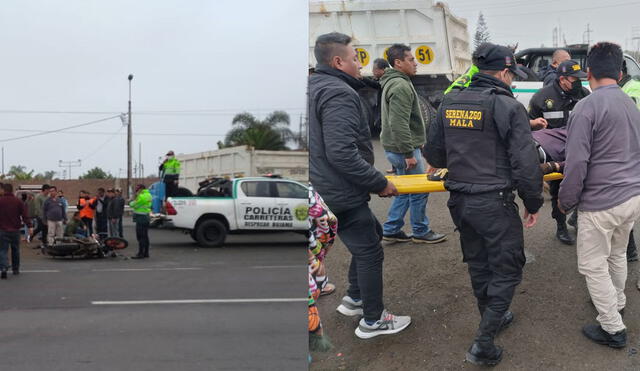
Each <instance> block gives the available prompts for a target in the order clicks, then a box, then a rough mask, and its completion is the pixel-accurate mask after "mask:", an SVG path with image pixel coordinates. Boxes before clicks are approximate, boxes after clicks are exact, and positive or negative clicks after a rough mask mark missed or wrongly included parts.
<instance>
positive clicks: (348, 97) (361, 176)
mask: <svg viewBox="0 0 640 371" xmlns="http://www.w3.org/2000/svg"><path fill="white" fill-rule="evenodd" d="M314 54H315V57H316V60H317V62H318V65H317V67H316V69H315V73H313V74H312V75H311V76H310V77H309V141H310V143H309V149H310V150H309V177H310V181H311V183H312V184H313V186H314V187H315V188H316V190H317V191H318V193H319V194H320V195H321V196H322V197H323V198H324V200H325V202H326V203H327V205H328V206H329V208H330V209H331V210H332V211H333V212H334V213H335V214H336V216H337V218H338V221H339V223H340V226H339V228H338V235H339V236H340V239H341V240H342V242H343V243H344V244H345V245H346V247H347V248H348V249H349V252H350V253H351V255H352V258H351V265H350V267H349V289H348V291H347V296H345V297H344V298H343V299H342V303H341V304H340V306H339V307H338V312H340V313H342V314H344V315H348V316H357V315H360V316H364V318H362V319H361V320H360V323H359V325H358V328H357V329H356V335H357V336H358V337H360V338H363V339H366V338H371V337H374V336H378V335H383V334H394V333H397V332H400V331H402V330H404V329H405V328H406V327H407V326H409V324H410V323H411V318H410V317H408V316H394V315H392V314H390V313H389V312H387V311H386V310H385V308H384V304H383V302H382V262H383V260H384V254H383V251H382V246H381V244H380V241H381V239H382V227H381V226H380V223H379V222H378V220H377V219H376V217H375V215H373V213H372V212H371V210H370V209H369V205H368V202H369V200H370V196H369V193H377V194H378V195H380V196H383V197H385V196H393V195H396V194H397V193H398V191H397V189H396V188H395V186H394V185H393V183H391V182H388V181H387V180H386V178H385V177H384V175H383V174H382V173H381V172H379V171H378V170H376V169H375V168H374V167H373V147H372V144H371V134H370V132H369V128H368V125H367V122H366V121H365V120H364V118H363V116H362V106H361V101H360V99H359V97H358V93H357V92H356V90H358V89H360V88H362V87H363V86H364V84H363V82H362V81H361V80H359V77H360V63H359V61H358V58H357V57H356V52H355V50H354V48H353V46H352V45H351V38H350V37H349V36H347V35H344V34H340V33H336V32H334V33H330V34H325V35H321V36H319V37H318V39H317V40H316V45H315V48H314Z"/></svg>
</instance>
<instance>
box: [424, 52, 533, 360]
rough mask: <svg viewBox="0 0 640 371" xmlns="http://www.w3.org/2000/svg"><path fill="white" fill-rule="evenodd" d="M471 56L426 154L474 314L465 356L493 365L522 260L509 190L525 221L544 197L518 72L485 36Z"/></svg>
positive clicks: (521, 239)
mask: <svg viewBox="0 0 640 371" xmlns="http://www.w3.org/2000/svg"><path fill="white" fill-rule="evenodd" d="M473 57H474V60H476V61H477V64H476V65H477V67H478V69H479V72H478V73H477V74H475V75H474V76H473V77H472V80H471V83H470V85H469V87H468V88H466V89H464V90H456V91H452V92H450V93H449V94H447V95H446V96H445V99H444V101H443V103H442V105H441V106H440V109H439V110H438V114H437V116H436V120H435V122H434V123H433V124H432V125H431V127H430V130H429V139H428V142H427V145H426V151H425V155H426V157H427V161H428V162H429V163H430V164H431V165H432V166H434V167H438V168H445V167H446V168H448V169H449V175H448V179H447V181H446V182H445V187H446V188H447V190H448V191H449V192H450V199H449V202H448V206H449V210H450V213H451V217H452V219H453V222H454V224H455V225H456V228H457V229H458V231H459V232H460V244H461V247H462V253H463V256H464V262H466V263H467V264H468V269H469V275H470V277H471V284H472V287H473V291H474V295H475V296H476V299H477V304H478V309H479V311H480V315H481V321H480V324H479V328H478V333H477V336H476V338H475V340H474V342H473V344H472V345H471V347H470V348H469V350H468V352H467V360H468V361H470V362H472V363H475V364H481V365H494V364H497V363H499V362H500V360H501V359H502V349H501V348H500V347H498V346H496V345H495V344H494V338H495V336H496V335H497V333H498V332H499V331H500V330H501V329H503V328H504V327H505V326H507V325H508V324H509V323H511V321H512V320H513V314H512V313H511V312H509V306H510V305H511V301H512V299H513V295H514V290H515V287H516V286H517V285H518V284H519V283H520V282H521V280H522V268H523V266H524V263H525V256H524V237H523V230H522V221H521V219H520V215H519V213H518V208H517V206H516V204H515V202H514V199H515V196H514V194H513V191H514V189H516V190H517V191H518V195H519V196H520V198H522V200H523V202H524V206H525V209H526V210H525V218H526V219H527V220H526V224H525V225H526V226H528V227H530V226H533V225H534V224H535V223H536V220H537V212H538V210H539V209H540V207H541V206H542V204H543V199H542V173H541V171H540V167H539V164H538V162H537V158H536V153H535V146H534V143H533V138H532V137H531V129H530V125H529V119H528V117H527V112H526V110H525V108H524V107H523V106H522V105H521V104H520V103H518V101H516V99H515V98H514V96H513V93H512V92H511V88H510V86H511V82H512V80H513V78H514V77H515V75H518V76H522V75H523V74H524V73H523V72H522V71H520V70H519V68H518V66H517V65H516V62H515V58H514V56H513V53H512V52H511V50H510V49H508V48H506V47H503V46H498V45H493V44H488V43H487V44H483V45H481V46H479V47H478V49H477V50H476V51H475V53H474V56H473ZM457 116H462V117H463V118H462V119H460V118H457ZM464 117H467V119H464ZM459 120H464V122H465V125H460V121H459ZM469 121H471V122H469Z"/></svg>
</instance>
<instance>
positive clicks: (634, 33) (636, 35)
mask: <svg viewBox="0 0 640 371" xmlns="http://www.w3.org/2000/svg"><path fill="white" fill-rule="evenodd" d="M634 41H635V42H636V58H637V56H638V53H639V52H640V26H634V27H631V49H633V42H634Z"/></svg>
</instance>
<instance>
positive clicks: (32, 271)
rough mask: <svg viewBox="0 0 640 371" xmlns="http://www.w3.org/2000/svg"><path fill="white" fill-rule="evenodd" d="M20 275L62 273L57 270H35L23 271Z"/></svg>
mask: <svg viewBox="0 0 640 371" xmlns="http://www.w3.org/2000/svg"><path fill="white" fill-rule="evenodd" d="M20 273H60V271H59V270H57V269H34V270H26V271H25V270H21V271H20Z"/></svg>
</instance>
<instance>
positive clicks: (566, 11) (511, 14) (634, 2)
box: [485, 1, 640, 18]
mask: <svg viewBox="0 0 640 371" xmlns="http://www.w3.org/2000/svg"><path fill="white" fill-rule="evenodd" d="M628 5H632V6H633V5H635V6H638V5H640V3H639V2H637V1H632V2H628V3H621V4H610V5H602V6H592V7H589V8H574V9H565V10H556V9H554V10H553V12H552V13H553V14H557V13H575V12H582V11H585V10H595V9H605V8H606V9H608V8H617V7H621V6H628ZM549 13H550V12H549V11H548V10H545V11H539V12H526V13H503V14H491V13H487V14H485V15H486V16H487V17H488V18H489V17H514V16H520V15H532V14H547V15H548V14H549Z"/></svg>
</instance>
